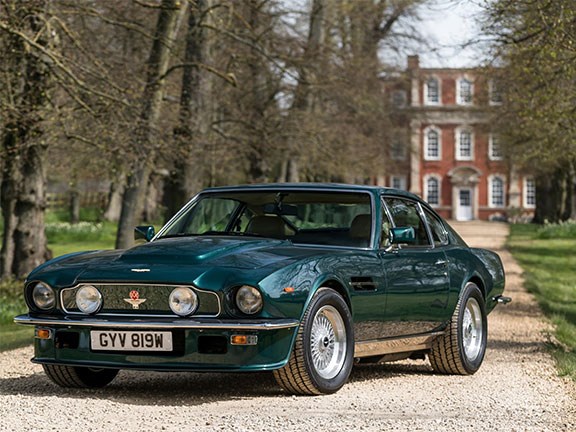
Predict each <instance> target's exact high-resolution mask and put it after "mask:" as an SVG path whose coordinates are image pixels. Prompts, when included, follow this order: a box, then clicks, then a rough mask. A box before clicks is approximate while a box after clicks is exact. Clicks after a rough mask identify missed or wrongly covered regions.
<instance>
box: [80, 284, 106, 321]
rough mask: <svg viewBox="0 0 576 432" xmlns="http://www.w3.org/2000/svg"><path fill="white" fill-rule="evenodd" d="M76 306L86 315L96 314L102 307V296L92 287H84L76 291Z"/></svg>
mask: <svg viewBox="0 0 576 432" xmlns="http://www.w3.org/2000/svg"><path fill="white" fill-rule="evenodd" d="M76 305H77V306H78V309H80V310H81V311H82V312H84V313H86V314H93V313H94V312H97V311H98V310H99V309H100V307H101V306H102V294H100V291H98V290H97V289H96V287H93V286H92V285H84V286H83V287H82V288H80V289H79V290H78V291H76Z"/></svg>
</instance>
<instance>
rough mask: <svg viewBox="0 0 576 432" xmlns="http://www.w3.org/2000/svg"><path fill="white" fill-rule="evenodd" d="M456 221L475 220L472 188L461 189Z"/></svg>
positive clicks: (459, 190) (457, 203)
mask: <svg viewBox="0 0 576 432" xmlns="http://www.w3.org/2000/svg"><path fill="white" fill-rule="evenodd" d="M456 205H457V209H456V220H459V221H468V220H472V219H474V211H473V209H472V188H468V187H466V188H459V189H458V197H457V201H456Z"/></svg>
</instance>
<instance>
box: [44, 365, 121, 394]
mask: <svg viewBox="0 0 576 432" xmlns="http://www.w3.org/2000/svg"><path fill="white" fill-rule="evenodd" d="M42 367H43V368H44V372H45V373H46V375H48V378H50V379H51V380H52V382H54V383H56V384H58V385H59V386H60V387H68V388H99V387H104V386H105V385H107V384H110V383H111V382H112V380H113V379H114V378H116V375H118V369H96V368H90V367H81V366H65V365H51V364H43V365H42Z"/></svg>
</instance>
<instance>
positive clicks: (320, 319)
mask: <svg viewBox="0 0 576 432" xmlns="http://www.w3.org/2000/svg"><path fill="white" fill-rule="evenodd" d="M353 361H354V329H353V326H352V316H351V314H350V310H349V309H348V305H347V304H346V302H345V301H344V299H343V298H342V296H341V295H340V294H338V293H337V292H336V291H334V290H332V289H330V288H320V289H319V290H318V292H317V293H316V294H315V295H314V297H313V299H312V301H311V302H310V305H309V306H308V309H307V310H306V313H305V314H304V318H303V319H302V323H301V324H300V328H299V329H298V334H297V335H296V342H295V344H294V349H293V351H292V355H291V356H290V360H289V361H288V363H287V364H286V365H285V366H284V367H283V368H281V369H278V370H275V371H274V378H276V381H277V382H278V384H279V385H280V386H281V387H282V388H283V389H284V390H286V391H288V392H290V393H292V394H302V395H320V394H329V393H334V392H336V391H338V390H339V389H340V388H341V387H342V386H343V385H344V384H345V383H346V381H348V377H349V376H350V371H351V370H352V364H353Z"/></svg>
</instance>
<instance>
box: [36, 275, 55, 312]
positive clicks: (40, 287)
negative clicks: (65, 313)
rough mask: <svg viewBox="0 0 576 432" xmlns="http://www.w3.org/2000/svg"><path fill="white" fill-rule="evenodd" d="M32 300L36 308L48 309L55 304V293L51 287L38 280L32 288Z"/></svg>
mask: <svg viewBox="0 0 576 432" xmlns="http://www.w3.org/2000/svg"><path fill="white" fill-rule="evenodd" d="M32 300H33V301H34V304H35V305H36V307H37V308H39V309H42V310H48V309H52V308H53V307H54V306H55V305H56V294H55V293H54V290H53V289H52V287H50V286H48V285H46V284H45V283H43V282H38V283H37V284H36V285H34V288H33V289H32Z"/></svg>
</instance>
